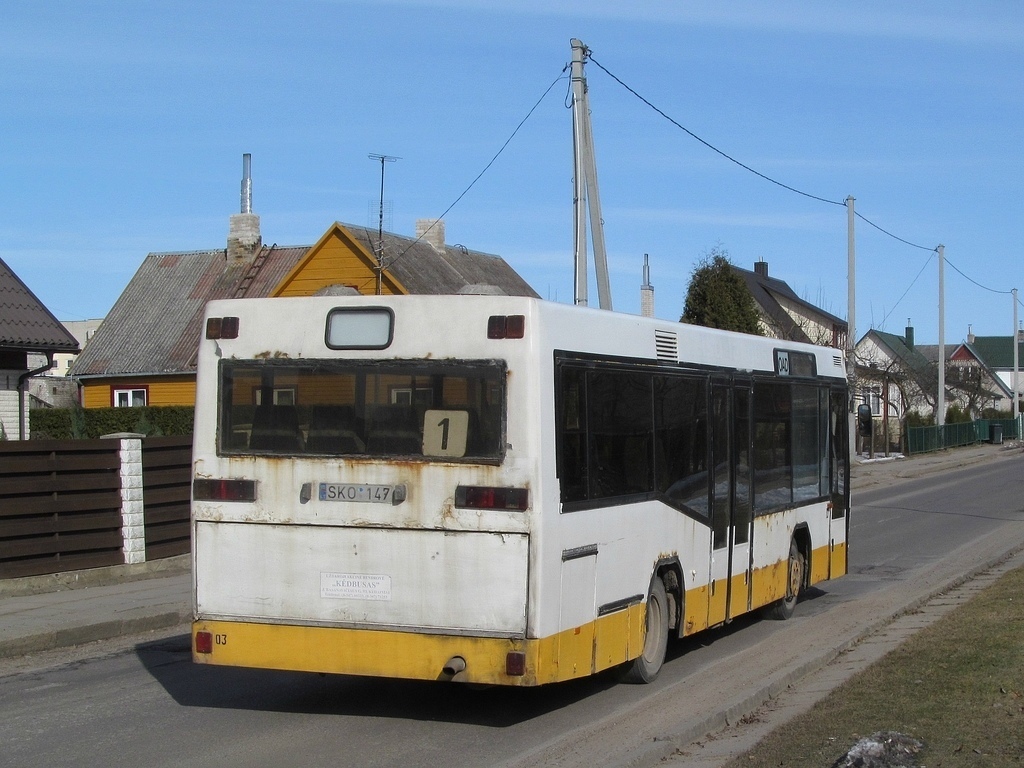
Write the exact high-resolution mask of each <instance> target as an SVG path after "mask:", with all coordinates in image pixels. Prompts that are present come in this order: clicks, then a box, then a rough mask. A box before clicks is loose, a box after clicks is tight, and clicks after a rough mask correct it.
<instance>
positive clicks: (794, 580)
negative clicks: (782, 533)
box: [767, 539, 804, 621]
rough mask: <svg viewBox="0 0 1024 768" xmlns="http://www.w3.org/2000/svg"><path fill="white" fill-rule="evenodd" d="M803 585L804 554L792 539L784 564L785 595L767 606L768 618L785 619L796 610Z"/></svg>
mask: <svg viewBox="0 0 1024 768" xmlns="http://www.w3.org/2000/svg"><path fill="white" fill-rule="evenodd" d="M803 586H804V556H803V555H802V554H801V553H800V548H799V547H798V546H797V545H796V540H795V539H794V540H793V541H791V542H790V543H789V562H788V563H787V564H786V596H785V597H784V598H782V599H781V600H778V601H776V602H774V603H772V604H771V605H769V606H768V608H767V615H768V618H771V619H778V620H780V621H785V620H786V619H788V618H790V617H791V616H792V615H793V612H794V611H795V610H796V601H797V600H798V599H799V597H800V591H801V590H802V589H803Z"/></svg>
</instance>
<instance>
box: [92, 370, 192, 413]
mask: <svg viewBox="0 0 1024 768" xmlns="http://www.w3.org/2000/svg"><path fill="white" fill-rule="evenodd" d="M139 387H145V388H146V389H147V390H148V392H149V395H148V397H149V402H148V403H147V405H195V404H196V377H195V376H194V375H193V376H159V377H158V376H154V377H153V378H147V377H145V376H133V377H131V378H123V379H110V380H106V381H94V380H90V381H85V382H82V407H83V408H110V406H111V393H112V392H113V390H115V389H128V388H139Z"/></svg>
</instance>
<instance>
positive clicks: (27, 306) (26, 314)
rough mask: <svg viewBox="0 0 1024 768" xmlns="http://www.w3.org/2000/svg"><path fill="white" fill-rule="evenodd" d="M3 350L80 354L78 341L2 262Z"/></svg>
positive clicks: (0, 312)
mask: <svg viewBox="0 0 1024 768" xmlns="http://www.w3.org/2000/svg"><path fill="white" fill-rule="evenodd" d="M0 349H7V350H16V351H18V352H77V351H78V342H77V341H75V337H74V336H72V335H71V334H70V333H68V331H67V329H66V328H65V327H64V326H63V325H61V324H60V322H59V321H58V320H57V318H55V317H54V316H53V315H52V314H51V313H50V310H48V309H47V308H46V307H44V306H43V304H42V302H40V301H39V299H37V298H36V296H35V294H34V293H32V291H30V290H29V289H28V287H27V286H26V285H25V284H24V283H23V282H21V280H20V279H19V278H18V276H17V275H16V274H14V272H13V271H11V268H10V267H8V266H7V264H6V263H5V262H4V261H3V259H0Z"/></svg>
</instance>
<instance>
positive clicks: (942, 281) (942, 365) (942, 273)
mask: <svg viewBox="0 0 1024 768" xmlns="http://www.w3.org/2000/svg"><path fill="white" fill-rule="evenodd" d="M937 250H938V252H939V394H938V400H936V402H937V403H938V411H939V412H938V413H937V414H935V423H936V424H938V425H939V426H940V427H941V426H942V425H943V424H945V423H946V342H945V336H946V246H944V245H940V246H939V247H938V249H937ZM940 447H944V446H940Z"/></svg>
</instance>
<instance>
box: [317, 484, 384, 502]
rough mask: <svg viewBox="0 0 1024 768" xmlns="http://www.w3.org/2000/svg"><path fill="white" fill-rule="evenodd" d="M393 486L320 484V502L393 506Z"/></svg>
mask: <svg viewBox="0 0 1024 768" xmlns="http://www.w3.org/2000/svg"><path fill="white" fill-rule="evenodd" d="M394 496H395V488H394V486H392V485H359V484H356V483H320V501H361V502H370V503H374V504H393V503H394V501H395V498H394Z"/></svg>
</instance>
